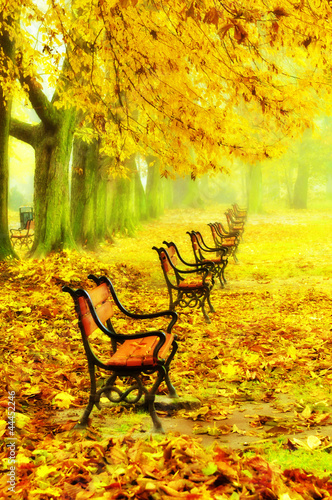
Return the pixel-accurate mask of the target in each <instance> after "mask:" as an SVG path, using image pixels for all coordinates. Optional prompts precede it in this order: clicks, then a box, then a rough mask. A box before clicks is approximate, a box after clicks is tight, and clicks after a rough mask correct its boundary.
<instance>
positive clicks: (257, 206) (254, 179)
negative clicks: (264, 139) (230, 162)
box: [247, 164, 263, 214]
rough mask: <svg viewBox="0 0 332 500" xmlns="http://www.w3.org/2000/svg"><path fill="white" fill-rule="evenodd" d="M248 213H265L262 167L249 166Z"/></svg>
mask: <svg viewBox="0 0 332 500" xmlns="http://www.w3.org/2000/svg"><path fill="white" fill-rule="evenodd" d="M247 200H248V211H249V212H251V213H254V214H261V213H263V179H262V167H261V165H259V164H257V165H249V169H248V174H247Z"/></svg>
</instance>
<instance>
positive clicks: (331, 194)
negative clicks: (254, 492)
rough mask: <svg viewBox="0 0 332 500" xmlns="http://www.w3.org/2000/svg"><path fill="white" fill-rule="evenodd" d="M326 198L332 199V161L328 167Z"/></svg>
mask: <svg viewBox="0 0 332 500" xmlns="http://www.w3.org/2000/svg"><path fill="white" fill-rule="evenodd" d="M326 198H327V199H328V200H332V163H328V165H327V167H326Z"/></svg>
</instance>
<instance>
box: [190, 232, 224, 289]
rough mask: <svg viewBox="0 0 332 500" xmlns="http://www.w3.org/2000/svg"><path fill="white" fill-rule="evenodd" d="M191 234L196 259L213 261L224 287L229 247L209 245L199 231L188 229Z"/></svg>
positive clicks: (200, 261) (201, 261)
mask: <svg viewBox="0 0 332 500" xmlns="http://www.w3.org/2000/svg"><path fill="white" fill-rule="evenodd" d="M187 234H189V236H190V241H191V245H192V248H193V252H194V256H195V260H196V262H197V263H200V264H203V265H204V264H205V263H206V262H213V263H214V265H215V270H214V274H215V276H217V278H218V279H219V282H220V285H221V287H222V288H224V286H225V283H227V282H226V278H225V268H226V266H227V264H228V255H227V253H228V252H227V248H226V247H222V246H216V247H209V246H208V245H206V243H205V242H204V240H203V237H202V235H201V233H200V232H199V231H187Z"/></svg>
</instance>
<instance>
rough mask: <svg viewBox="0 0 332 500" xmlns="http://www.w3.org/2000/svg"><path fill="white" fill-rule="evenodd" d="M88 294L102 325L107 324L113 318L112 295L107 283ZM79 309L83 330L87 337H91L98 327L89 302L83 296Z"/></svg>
mask: <svg viewBox="0 0 332 500" xmlns="http://www.w3.org/2000/svg"><path fill="white" fill-rule="evenodd" d="M88 294H89V297H90V298H91V302H92V305H93V306H94V308H95V310H96V313H97V315H98V318H99V319H100V321H101V323H103V324H105V323H106V321H107V320H108V319H110V318H111V317H112V316H113V304H112V302H110V300H109V298H110V296H111V294H110V291H109V289H108V286H107V285H106V283H102V284H101V285H99V286H97V287H96V288H94V289H93V290H90V291H89V292H88ZM78 309H79V310H78V314H79V317H80V321H81V325H82V328H83V330H84V333H85V335H86V336H87V337H89V335H91V333H93V332H94V331H95V330H96V329H97V328H98V326H97V325H96V323H95V320H94V319H93V316H92V314H91V311H90V308H89V304H88V300H87V299H86V298H85V297H83V296H81V297H78Z"/></svg>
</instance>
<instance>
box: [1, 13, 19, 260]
mask: <svg viewBox="0 0 332 500" xmlns="http://www.w3.org/2000/svg"><path fill="white" fill-rule="evenodd" d="M3 21H4V20H3V16H2V13H1V12H0V26H2V27H3V31H2V33H1V32H0V51H3V54H4V56H5V58H4V60H3V61H2V63H1V66H0V80H6V78H8V75H7V72H8V71H9V68H8V61H7V60H6V58H9V59H12V58H13V55H14V43H13V41H12V40H11V38H10V36H9V33H8V32H7V31H6V29H5V27H4V22H3ZM8 21H10V20H7V22H8ZM10 112H11V101H10V99H8V96H6V95H5V94H4V91H3V89H2V86H1V85H0V260H5V259H6V258H8V257H14V256H15V252H14V251H13V249H12V246H11V243H10V239H9V230H8V178H9V165H8V161H9V160H8V139H9V124H10Z"/></svg>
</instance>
